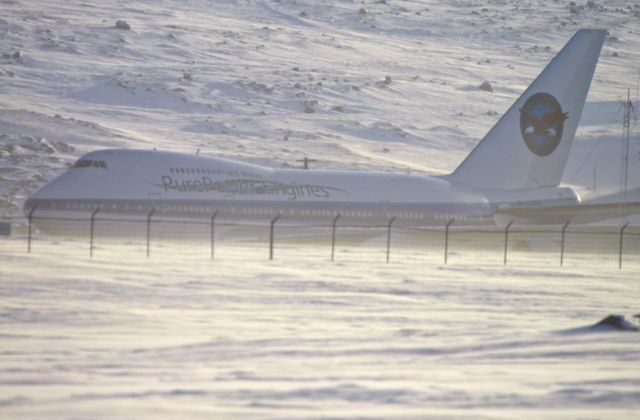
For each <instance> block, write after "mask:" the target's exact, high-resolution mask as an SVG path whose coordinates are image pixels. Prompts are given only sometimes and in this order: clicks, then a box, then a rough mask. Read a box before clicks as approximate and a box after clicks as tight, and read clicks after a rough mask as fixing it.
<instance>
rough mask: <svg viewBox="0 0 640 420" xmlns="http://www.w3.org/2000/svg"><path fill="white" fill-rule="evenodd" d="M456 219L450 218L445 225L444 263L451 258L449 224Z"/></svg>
mask: <svg viewBox="0 0 640 420" xmlns="http://www.w3.org/2000/svg"><path fill="white" fill-rule="evenodd" d="M453 221H454V219H451V220H449V222H447V225H446V226H445V227H444V263H445V264H446V263H447V260H448V259H449V226H451V224H452V223H453Z"/></svg>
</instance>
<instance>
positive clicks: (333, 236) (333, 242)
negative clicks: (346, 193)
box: [331, 213, 340, 261]
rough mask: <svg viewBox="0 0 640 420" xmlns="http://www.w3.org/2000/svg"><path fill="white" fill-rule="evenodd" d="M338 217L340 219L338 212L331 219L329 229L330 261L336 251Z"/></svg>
mask: <svg viewBox="0 0 640 420" xmlns="http://www.w3.org/2000/svg"><path fill="white" fill-rule="evenodd" d="M338 219H340V213H338V215H337V216H336V217H334V219H333V226H332V229H331V261H333V258H334V257H335V251H336V224H337V223H338Z"/></svg>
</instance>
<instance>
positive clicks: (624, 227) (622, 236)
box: [618, 222, 629, 270]
mask: <svg viewBox="0 0 640 420" xmlns="http://www.w3.org/2000/svg"><path fill="white" fill-rule="evenodd" d="M627 226H629V222H626V223H625V224H624V226H622V227H621V228H620V247H619V248H618V249H619V251H620V252H619V254H618V268H619V269H620V270H622V245H623V244H624V230H625V229H626V228H627Z"/></svg>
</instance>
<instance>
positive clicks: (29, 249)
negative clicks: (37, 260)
mask: <svg viewBox="0 0 640 420" xmlns="http://www.w3.org/2000/svg"><path fill="white" fill-rule="evenodd" d="M37 208H38V206H33V207H32V208H31V211H30V212H29V236H28V237H27V254H31V219H32V218H33V213H34V212H35V211H36V209H37Z"/></svg>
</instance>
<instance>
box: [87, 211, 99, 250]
mask: <svg viewBox="0 0 640 420" xmlns="http://www.w3.org/2000/svg"><path fill="white" fill-rule="evenodd" d="M99 211H100V206H98V207H97V208H96V209H95V210H94V211H93V213H91V228H90V229H89V257H91V258H93V228H94V226H95V219H96V214H98V212H99Z"/></svg>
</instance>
